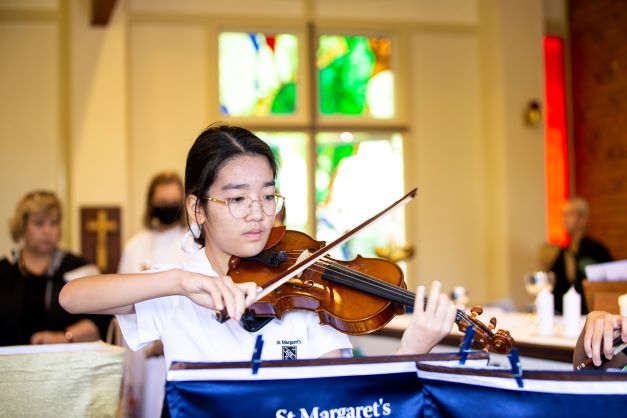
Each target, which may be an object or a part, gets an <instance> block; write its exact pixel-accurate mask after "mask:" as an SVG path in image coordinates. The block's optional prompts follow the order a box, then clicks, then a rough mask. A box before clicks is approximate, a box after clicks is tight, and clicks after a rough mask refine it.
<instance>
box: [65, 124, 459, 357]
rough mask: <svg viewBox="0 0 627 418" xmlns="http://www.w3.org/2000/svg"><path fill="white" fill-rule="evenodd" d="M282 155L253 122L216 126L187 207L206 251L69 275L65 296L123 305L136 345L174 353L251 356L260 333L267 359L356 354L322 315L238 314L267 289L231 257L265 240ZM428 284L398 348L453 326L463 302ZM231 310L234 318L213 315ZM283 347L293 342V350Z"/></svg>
mask: <svg viewBox="0 0 627 418" xmlns="http://www.w3.org/2000/svg"><path fill="white" fill-rule="evenodd" d="M276 175H277V163H276V161H275V159H274V156H273V154H272V151H271V150H270V147H269V146H268V145H267V144H266V143H265V142H263V141H262V140H260V139H259V138H257V137H256V136H255V135H254V134H252V133H251V132H249V131H248V130H246V129H243V128H240V127H235V126H212V127H209V128H208V129H206V130H205V131H204V132H202V133H201V134H200V135H199V136H198V138H197V139H196V141H195V143H194V144H193V146H192V147H191V149H190V151H189V154H188V157H187V164H186V169H185V193H186V201H185V205H186V209H187V216H188V220H189V223H190V231H189V232H188V235H190V236H193V239H194V241H195V244H196V247H197V248H196V252H195V253H194V254H193V256H192V259H191V261H190V262H188V263H184V264H178V265H156V266H154V267H153V268H152V269H151V270H149V271H148V272H146V273H140V274H107V275H99V276H92V277H87V278H83V279H78V280H75V281H72V282H71V283H68V284H67V285H66V286H65V288H64V289H63V291H62V293H61V295H60V302H61V304H62V306H63V307H64V308H65V309H66V310H67V311H68V312H72V313H79V312H90V313H109V314H116V315H117V317H118V321H119V324H120V327H121V329H122V333H123V335H124V338H125V340H126V342H127V343H128V345H129V346H130V347H131V348H132V349H134V350H137V349H140V348H142V347H145V346H147V345H148V344H150V343H151V342H152V341H155V340H157V339H160V340H161V341H162V342H163V346H164V352H165V358H166V362H167V364H168V365H169V364H170V363H171V362H172V361H173V360H177V361H189V362H200V361H202V362H220V361H242V360H249V359H250V356H251V354H252V352H253V348H254V343H255V339H256V334H258V333H262V334H263V336H264V340H265V345H264V348H263V351H262V359H265V360H271V359H282V358H317V357H338V356H343V355H350V352H351V344H350V342H349V339H348V337H347V336H346V335H344V334H342V333H340V332H338V331H336V330H335V329H334V328H332V327H330V326H328V325H321V324H320V323H319V319H318V316H317V314H315V313H313V312H310V311H304V310H298V311H296V310H293V311H290V312H288V313H286V314H285V315H284V316H283V318H282V319H281V320H278V319H274V320H272V321H271V322H270V323H269V324H267V325H265V326H264V327H263V328H262V329H261V330H260V331H257V332H254V333H251V332H248V331H246V330H245V329H243V328H242V326H241V325H240V323H239V322H238V320H239V319H240V318H241V317H242V315H243V313H244V311H245V309H246V307H247V306H248V305H250V304H252V303H253V301H254V300H255V296H256V294H257V286H256V284H255V283H234V282H233V281H232V280H231V278H230V277H228V276H227V275H226V273H227V271H228V269H229V264H228V263H229V260H230V258H231V256H234V255H235V256H238V257H250V256H253V255H256V254H258V253H259V252H261V250H262V249H263V248H264V246H265V244H266V241H267V240H268V236H269V234H270V230H271V229H272V226H273V222H274V219H275V215H276V213H277V212H278V211H279V210H280V209H281V205H282V203H283V202H282V201H283V197H282V196H280V195H279V194H277V192H276V189H275V179H276ZM424 296H425V289H424V287H423V286H419V287H418V289H417V292H416V301H418V302H417V303H416V304H415V307H414V314H413V317H412V321H411V323H410V325H409V327H408V328H407V330H405V332H404V334H403V337H402V340H401V343H400V346H399V348H398V351H397V354H421V353H426V352H428V351H429V350H431V348H433V346H435V345H436V344H437V343H438V342H439V341H440V340H441V339H442V338H443V337H444V336H446V335H448V333H449V332H450V330H451V327H452V325H453V321H454V319H455V314H456V308H455V307H454V305H453V304H452V303H451V302H450V301H449V300H448V298H447V297H446V296H445V295H444V294H442V293H441V292H440V284H439V283H438V282H434V283H433V284H432V285H431V290H430V293H429V299H428V303H427V304H426V306H424V305H423V303H422V301H423V300H424ZM216 310H218V311H221V310H226V312H227V313H228V315H229V317H230V318H232V319H231V320H229V321H227V322H226V323H219V322H218V321H216V320H214V319H212V314H213V313H214V312H215V311H216ZM283 346H288V347H289V349H288V350H285V349H284V348H283Z"/></svg>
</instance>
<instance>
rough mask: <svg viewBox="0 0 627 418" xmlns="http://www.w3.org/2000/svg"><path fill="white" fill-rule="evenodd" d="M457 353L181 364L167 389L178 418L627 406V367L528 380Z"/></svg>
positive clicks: (542, 412)
mask: <svg viewBox="0 0 627 418" xmlns="http://www.w3.org/2000/svg"><path fill="white" fill-rule="evenodd" d="M471 354H472V353H471ZM472 355H475V354H472ZM432 356H437V355H432ZM448 356H449V357H448V358H445V357H441V360H442V361H433V360H434V358H433V357H430V358H428V359H427V358H425V356H414V357H415V358H414V357H412V358H411V359H409V358H403V357H401V358H396V357H378V358H372V357H370V358H363V357H362V358H355V359H328V360H296V361H290V362H287V361H276V362H263V363H262V364H261V367H259V369H258V371H257V373H256V374H254V373H253V370H252V369H251V364H250V363H220V364H175V365H174V366H173V369H171V370H170V371H169V372H168V382H167V386H166V388H167V389H166V390H167V398H168V404H169V407H170V414H171V415H172V416H173V417H175V418H176V417H243V416H251V417H252V416H254V417H272V418H343V417H359V418H362V417H363V418H372V417H469V416H479V415H482V416H507V417H508V418H516V417H534V418H537V417H547V418H548V417H561V416H564V417H569V418H577V417H586V418H588V417H596V416H616V417H618V416H627V373H611V372H587V373H586V372H583V373H581V372H579V373H576V372H559V371H550V372H540V371H532V372H523V373H522V387H520V386H519V382H517V381H516V380H515V379H514V376H513V374H512V372H511V371H508V370H505V369H496V368H492V367H490V368H488V367H486V366H485V364H486V361H485V360H486V356H487V354H485V353H481V354H480V355H478V357H474V358H473V357H472V356H471V357H469V359H470V360H471V361H469V362H467V364H466V365H465V366H459V364H458V362H457V361H450V360H451V356H452V357H455V356H454V355H448ZM481 356H482V357H481ZM424 360H427V361H424ZM444 360H448V361H444Z"/></svg>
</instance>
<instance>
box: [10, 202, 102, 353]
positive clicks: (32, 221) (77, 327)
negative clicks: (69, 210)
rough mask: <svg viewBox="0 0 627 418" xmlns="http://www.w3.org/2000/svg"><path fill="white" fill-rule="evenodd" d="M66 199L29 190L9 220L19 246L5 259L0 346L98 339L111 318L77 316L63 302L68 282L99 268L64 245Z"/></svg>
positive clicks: (14, 239) (13, 236)
mask: <svg viewBox="0 0 627 418" xmlns="http://www.w3.org/2000/svg"><path fill="white" fill-rule="evenodd" d="M61 219H62V213H61V203H60V201H59V199H58V197H57V196H56V195H55V194H54V193H52V192H49V191H35V192H31V193H28V194H27V195H26V196H24V197H23V198H22V199H21V200H20V201H19V202H18V204H17V207H16V209H15V214H14V216H13V219H12V220H11V222H10V229H11V236H12V238H13V241H14V242H15V243H16V244H17V246H16V247H15V248H14V249H13V250H12V251H11V253H10V254H9V255H8V256H7V257H5V258H2V259H1V260H0V330H1V331H2V332H0V345H3V346H6V345H24V344H57V343H71V342H84V341H96V340H99V339H102V337H103V335H104V334H105V333H106V327H107V326H108V323H109V320H110V317H107V316H105V317H100V316H97V315H72V314H69V313H67V312H66V311H65V310H64V309H63V308H62V307H61V305H59V292H60V291H61V288H62V287H63V286H64V285H65V283H66V282H68V281H69V280H72V279H75V278H78V277H81V276H84V275H91V274H94V272H97V271H98V269H97V267H96V266H94V265H91V264H88V262H87V261H85V260H84V259H82V258H81V257H78V256H76V255H74V254H72V253H70V252H67V251H65V250H63V249H61V248H59V242H60V240H61Z"/></svg>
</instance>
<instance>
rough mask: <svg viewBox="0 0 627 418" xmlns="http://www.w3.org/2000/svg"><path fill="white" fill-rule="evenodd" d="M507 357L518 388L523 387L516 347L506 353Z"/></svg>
mask: <svg viewBox="0 0 627 418" xmlns="http://www.w3.org/2000/svg"><path fill="white" fill-rule="evenodd" d="M507 358H508V359H509V363H510V364H511V365H512V374H513V375H514V379H516V384H517V385H518V387H519V388H522V387H524V384H523V379H522V366H521V365H520V357H519V356H518V349H517V348H516V347H513V348H512V351H511V352H510V353H509V354H508V355H507Z"/></svg>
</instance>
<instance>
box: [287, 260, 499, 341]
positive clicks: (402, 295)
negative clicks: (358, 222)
mask: <svg viewBox="0 0 627 418" xmlns="http://www.w3.org/2000/svg"><path fill="white" fill-rule="evenodd" d="M285 252H286V253H287V254H288V255H289V254H294V256H288V258H287V259H288V260H296V259H297V258H298V257H297V256H300V254H301V253H300V252H295V251H292V252H290V251H285ZM314 266H322V270H320V269H316V268H314ZM308 269H309V270H311V271H313V272H315V273H320V274H324V272H325V271H327V269H328V270H330V271H332V272H335V273H337V274H339V275H341V276H342V277H343V278H344V282H343V283H340V284H345V285H346V286H349V287H351V283H350V281H351V280H354V281H360V282H361V284H366V285H368V286H370V290H372V293H375V295H377V296H380V297H384V298H388V299H393V297H394V296H395V297H396V298H394V301H395V302H399V303H402V304H404V305H408V306H413V303H414V300H415V294H414V293H413V292H410V291H409V290H407V289H403V288H401V287H398V286H395V285H393V284H391V283H388V282H385V281H383V280H381V279H377V278H376V277H372V276H369V275H366V274H364V273H361V272H359V271H356V270H353V269H351V268H349V267H346V266H344V265H343V264H341V263H338V262H337V261H335V260H332V259H320V260H319V261H318V262H315V263H314V264H313V265H312V266H311V267H309V268H308ZM366 290H368V289H366ZM389 295H392V296H393V297H390V296H389ZM397 298H398V299H397ZM428 300H429V299H428V298H427V297H425V298H424V303H425V305H426V303H427V301H428ZM409 301H411V303H409ZM455 319H456V320H457V321H459V320H461V319H463V320H465V321H467V322H468V323H470V324H473V325H475V326H478V327H480V328H481V329H482V331H483V332H487V333H491V330H489V329H488V328H487V327H485V325H484V326H481V325H483V324H480V323H476V321H472V320H471V319H470V318H469V317H468V315H467V314H466V313H465V312H464V311H462V310H461V309H456V314H455Z"/></svg>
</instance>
